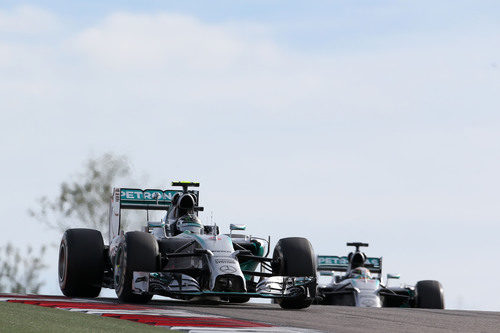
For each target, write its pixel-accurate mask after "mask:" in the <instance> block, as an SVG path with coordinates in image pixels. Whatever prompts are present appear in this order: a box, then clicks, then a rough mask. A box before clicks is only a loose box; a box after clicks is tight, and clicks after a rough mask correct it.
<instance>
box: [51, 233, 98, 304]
mask: <svg viewBox="0 0 500 333" xmlns="http://www.w3.org/2000/svg"><path fill="white" fill-rule="evenodd" d="M58 266H59V267H58V268H59V269H58V276H59V287H60V288H61V291H62V293H63V294H64V295H65V296H67V297H88V298H94V297H97V296H99V293H100V292H101V287H102V279H103V275H104V242H103V240H102V234H101V232H100V231H97V230H93V229H68V230H66V231H65V232H64V235H63V238H62V240H61V245H60V246H59V265H58Z"/></svg>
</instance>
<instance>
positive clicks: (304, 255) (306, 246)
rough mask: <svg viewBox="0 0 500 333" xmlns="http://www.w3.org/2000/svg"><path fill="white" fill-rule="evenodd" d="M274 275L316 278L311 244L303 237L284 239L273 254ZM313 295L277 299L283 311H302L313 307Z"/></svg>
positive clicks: (314, 259)
mask: <svg viewBox="0 0 500 333" xmlns="http://www.w3.org/2000/svg"><path fill="white" fill-rule="evenodd" d="M273 262H274V265H273V275H282V276H294V277H306V276H309V277H311V276H316V258H315V256H314V251H313V248H312V245H311V243H310V242H309V241H308V240H307V239H305V238H302V237H290V238H282V239H280V240H279V241H278V243H277V244H276V247H275V248H274V253H273ZM312 289H313V290H312V291H310V293H312V295H309V297H308V295H306V294H302V295H299V296H297V297H290V298H281V299H277V302H278V304H279V305H280V306H281V307H282V308H283V309H302V308H307V307H309V306H310V305H311V303H312V299H313V298H314V293H315V288H312Z"/></svg>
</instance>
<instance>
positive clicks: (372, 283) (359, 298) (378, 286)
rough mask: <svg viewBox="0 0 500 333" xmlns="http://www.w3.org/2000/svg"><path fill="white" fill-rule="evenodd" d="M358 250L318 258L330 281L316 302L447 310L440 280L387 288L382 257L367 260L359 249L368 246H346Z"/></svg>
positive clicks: (392, 276)
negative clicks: (383, 280) (384, 280)
mask: <svg viewBox="0 0 500 333" xmlns="http://www.w3.org/2000/svg"><path fill="white" fill-rule="evenodd" d="M347 246H354V247H355V248H356V250H355V251H354V252H351V253H349V255H348V256H344V257H339V256H318V258H317V264H318V271H319V273H320V275H323V276H330V277H331V281H330V282H329V283H326V284H320V285H319V286H318V297H317V302H318V303H319V304H324V305H347V306H359V307H416V308H428V309H444V297H443V288H442V286H441V284H440V283H439V282H438V281H434V280H425V281H419V282H417V284H416V285H415V286H408V285H402V286H400V287H388V286H387V281H389V279H399V275H392V274H387V280H386V284H385V285H384V284H383V283H382V257H367V256H366V255H365V254H364V253H363V252H361V251H360V250H359V248H360V247H367V246H368V244H367V243H358V242H356V243H347Z"/></svg>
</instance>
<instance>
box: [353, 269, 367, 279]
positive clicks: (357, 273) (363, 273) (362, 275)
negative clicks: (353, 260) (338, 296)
mask: <svg viewBox="0 0 500 333" xmlns="http://www.w3.org/2000/svg"><path fill="white" fill-rule="evenodd" d="M350 275H351V277H352V278H354V279H371V278H372V274H371V273H370V271H369V270H368V268H365V267H356V268H354V269H353V270H352V271H351V274H350Z"/></svg>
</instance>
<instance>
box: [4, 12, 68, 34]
mask: <svg viewBox="0 0 500 333" xmlns="http://www.w3.org/2000/svg"><path fill="white" fill-rule="evenodd" d="M58 27H60V23H59V20H58V19H57V17H56V16H55V15H53V14H52V13H51V12H49V11H46V10H43V9H40V8H38V7H33V6H26V5H25V6H19V7H15V8H14V9H11V10H0V34H7V33H10V34H16V35H18V34H27V35H41V34H44V33H47V32H51V31H54V30H56V29H57V28H58Z"/></svg>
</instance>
